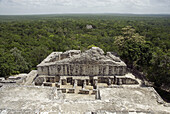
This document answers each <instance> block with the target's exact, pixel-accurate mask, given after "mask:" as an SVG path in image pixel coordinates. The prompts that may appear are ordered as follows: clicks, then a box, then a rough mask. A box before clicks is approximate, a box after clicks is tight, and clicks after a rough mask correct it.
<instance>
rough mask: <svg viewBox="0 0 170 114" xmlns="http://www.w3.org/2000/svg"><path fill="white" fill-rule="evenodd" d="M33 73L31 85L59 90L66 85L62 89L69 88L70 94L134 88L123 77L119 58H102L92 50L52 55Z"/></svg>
mask: <svg viewBox="0 0 170 114" xmlns="http://www.w3.org/2000/svg"><path fill="white" fill-rule="evenodd" d="M37 72H38V78H36V80H35V85H44V86H53V87H59V88H63V89H64V85H69V87H68V86H65V87H68V88H70V89H71V88H72V90H70V91H72V92H74V89H75V88H76V86H80V87H82V91H86V87H89V88H93V89H97V87H98V86H99V84H100V83H104V84H106V85H107V86H109V85H112V84H116V85H117V84H118V85H121V84H138V82H137V81H136V80H133V79H131V78H127V77H125V74H126V64H125V63H124V62H123V61H121V60H120V58H118V57H116V56H114V55H113V54H111V52H107V53H106V54H105V53H104V51H103V50H102V49H100V48H98V47H92V48H91V49H89V50H87V51H85V52H81V51H80V50H70V51H66V52H53V53H51V54H50V55H49V56H48V57H47V58H46V59H44V60H43V61H42V62H41V63H40V64H39V65H37ZM100 85H101V84H100ZM64 91H65V92H66V90H64Z"/></svg>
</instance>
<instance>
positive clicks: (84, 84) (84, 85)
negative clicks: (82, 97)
mask: <svg viewBox="0 0 170 114" xmlns="http://www.w3.org/2000/svg"><path fill="white" fill-rule="evenodd" d="M85 87H86V80H84V83H83V89H85Z"/></svg>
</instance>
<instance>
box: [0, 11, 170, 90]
mask: <svg viewBox="0 0 170 114" xmlns="http://www.w3.org/2000/svg"><path fill="white" fill-rule="evenodd" d="M86 25H92V27H93V28H92V29H88V28H86ZM91 45H95V46H98V47H100V48H102V49H103V50H104V51H111V52H114V53H117V54H118V55H119V56H120V57H121V58H122V59H123V60H124V61H125V62H126V63H127V64H128V66H129V67H130V68H132V69H136V70H138V71H140V72H142V73H143V74H145V76H147V78H148V79H149V80H150V81H153V82H155V85H156V86H158V87H160V86H161V85H162V84H169V83H170V70H169V69H170V16H169V15H113V14H93V15H88V14H84V15H78V14H77V15H39V16H0V76H1V77H8V76H10V75H12V74H17V73H22V72H29V71H30V70H31V69H35V68H36V65H37V64H39V63H40V62H41V61H42V60H43V59H44V58H45V57H46V56H47V55H48V54H50V53H51V52H53V51H65V50H70V49H81V50H85V49H87V48H89V46H91Z"/></svg>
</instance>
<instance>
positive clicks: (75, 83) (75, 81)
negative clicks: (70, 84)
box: [74, 80, 77, 88]
mask: <svg viewBox="0 0 170 114" xmlns="http://www.w3.org/2000/svg"><path fill="white" fill-rule="evenodd" d="M76 86H77V80H74V88H76Z"/></svg>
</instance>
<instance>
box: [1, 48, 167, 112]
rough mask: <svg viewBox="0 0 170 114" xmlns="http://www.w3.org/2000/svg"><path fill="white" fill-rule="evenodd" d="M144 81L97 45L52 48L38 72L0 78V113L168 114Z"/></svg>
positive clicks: (161, 101)
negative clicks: (74, 48) (65, 49)
mask: <svg viewBox="0 0 170 114" xmlns="http://www.w3.org/2000/svg"><path fill="white" fill-rule="evenodd" d="M143 83H144V81H143V80H141V79H138V78H136V76H134V75H133V74H132V73H129V72H128V70H127V68H126V64H125V63H124V62H123V61H121V60H120V59H119V58H118V57H116V56H114V55H113V54H111V53H110V52H107V53H104V52H103V50H102V49H100V48H98V47H92V48H91V49H89V50H87V51H85V52H81V51H80V50H70V51H66V52H53V53H51V54H50V55H49V56H48V57H47V58H46V59H45V60H44V61H42V62H41V63H40V64H39V65H37V70H32V71H31V72H30V73H28V74H25V73H24V74H19V75H16V76H11V77H9V78H8V79H7V80H5V79H0V114H170V103H166V102H165V101H163V99H162V98H161V97H160V96H159V94H158V93H157V92H156V91H155V89H154V88H153V87H147V86H145V85H143ZM141 85H142V86H141Z"/></svg>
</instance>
